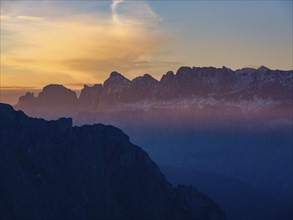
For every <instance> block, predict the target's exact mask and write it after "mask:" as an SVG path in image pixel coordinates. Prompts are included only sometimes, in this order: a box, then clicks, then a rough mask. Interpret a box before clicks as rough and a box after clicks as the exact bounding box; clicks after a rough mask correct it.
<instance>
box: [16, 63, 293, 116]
mask: <svg viewBox="0 0 293 220" xmlns="http://www.w3.org/2000/svg"><path fill="white" fill-rule="evenodd" d="M292 85H293V71H292V70H291V71H281V70H270V69H268V68H266V67H260V68H258V69H252V68H243V69H239V70H236V71H232V70H231V69H229V68H226V67H223V68H214V67H202V68H201V67H193V68H191V67H180V68H179V69H178V71H177V72H176V74H174V73H173V72H172V71H169V72H167V73H166V74H165V75H163V76H162V78H161V79H160V81H157V80H156V79H154V78H152V77H151V76H150V75H148V74H145V75H144V76H140V77H137V78H135V79H133V80H132V81H130V80H129V79H127V78H125V77H124V76H123V75H121V74H120V73H117V72H112V73H111V74H110V76H109V78H108V79H107V80H106V81H105V82H104V83H103V84H97V85H94V86H92V87H90V86H86V85H85V86H84V88H83V89H82V90H81V93H80V97H79V99H77V98H76V95H75V92H73V91H71V90H68V89H66V88H64V87H63V86H62V85H49V86H46V87H44V89H43V91H42V92H41V93H40V94H39V95H38V96H37V97H34V96H33V95H32V94H31V93H27V94H26V95H24V96H22V97H20V99H19V102H18V104H17V105H16V106H15V107H16V108H17V109H21V110H23V111H25V112H26V113H28V114H29V115H31V116H37V117H44V114H43V113H44V111H45V112H46V113H47V115H50V114H52V117H53V118H54V116H55V118H56V117H60V116H64V113H65V115H69V116H72V115H73V114H76V113H77V112H79V111H108V110H111V111H117V110H118V111H120V110H126V111H133V110H144V111H145V110H150V109H156V108H168V109H170V108H179V109H182V108H184V109H198V108H205V107H209V106H214V107H218V106H228V107H233V108H238V109H239V110H240V111H242V112H255V111H259V110H261V109H267V108H274V107H280V106H281V107H289V106H290V104H291V102H292Z"/></svg>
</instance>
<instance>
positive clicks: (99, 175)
mask: <svg viewBox="0 0 293 220" xmlns="http://www.w3.org/2000/svg"><path fill="white" fill-rule="evenodd" d="M70 97H71V96H70ZM72 97H73V98H74V96H72ZM0 120H1V123H0V137H1V144H0V169H1V172H0V219H115V220H119V219H146V220H150V219H152V220H155V219H224V214H223V212H222V211H221V209H220V208H219V206H218V205H217V204H216V203H215V202H213V201H212V200H211V199H209V198H208V197H207V196H205V195H203V194H202V193H200V192H199V191H197V190H196V189H195V188H193V187H187V186H178V187H176V188H173V187H172V185H170V184H169V183H168V182H167V181H166V179H165V177H164V176H163V175H162V173H161V172H160V170H159V168H158V167H157V165H156V164H155V163H154V162H153V161H152V160H151V159H150V158H149V156H148V155H147V153H145V152H144V151H143V150H142V149H141V148H139V147H138V146H135V145H133V144H132V143H131V142H130V141H129V138H128V136H126V135H125V134H124V133H123V132H122V131H121V130H119V129H117V128H115V127H113V126H105V125H102V124H95V125H92V126H89V125H84V126H82V127H72V121H71V119H70V118H61V119H59V120H56V121H46V120H44V119H33V118H30V117H28V116H26V115H25V114H24V113H23V112H21V111H15V110H14V109H13V108H12V107H11V106H9V105H6V104H0Z"/></svg>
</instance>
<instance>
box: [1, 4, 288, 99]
mask: <svg viewBox="0 0 293 220" xmlns="http://www.w3.org/2000/svg"><path fill="white" fill-rule="evenodd" d="M292 7H293V6H292V1H281V0H279V1H261V0H258V1H256V0H255V1H196V0H194V1H192V0H189V1H182V0H181V1H175V0H173V1H166V0H161V1H158V0H152V1H145V0H141V1H135V0H133V1H127V0H117V1H93V0H92V1H78V0H75V1H70V0H67V1H55V0H51V1H24V0H18V1H11V0H10V1H5V0H4V1H3V0H1V18H0V21H1V102H8V103H11V104H15V102H16V101H17V97H18V96H19V94H21V93H22V94H23V93H25V91H38V90H39V89H41V88H42V87H44V86H45V85H47V84H64V85H65V86H66V87H69V88H72V89H80V88H82V87H83V85H84V84H95V83H101V82H103V81H104V80H105V79H106V78H107V77H108V76H109V74H110V73H111V72H112V71H114V70H115V71H118V72H120V73H122V74H123V75H124V76H126V77H128V78H129V79H133V78H135V77H136V76H139V75H142V74H144V73H149V74H151V75H152V76H154V77H155V78H157V79H160V77H161V76H162V75H163V74H165V73H166V72H167V71H169V70H173V71H174V72H176V70H177V69H178V68H179V67H180V66H215V67H222V66H226V67H229V68H231V69H234V70H235V69H239V68H243V67H254V68H257V67H259V66H262V65H264V66H267V67H269V68H271V69H282V70H289V69H293V64H292V59H293V55H292V53H293V51H292V50H293V49H292V47H293V45H292V41H293V40H292V39H293V36H292V32H293V30H292V20H293V17H292V16H293V15H292Z"/></svg>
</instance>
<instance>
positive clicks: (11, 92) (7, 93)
mask: <svg viewBox="0 0 293 220" xmlns="http://www.w3.org/2000/svg"><path fill="white" fill-rule="evenodd" d="M184 67H187V68H191V69H193V68H215V69H223V68H226V69H229V70H232V71H233V72H235V71H238V70H242V69H253V70H255V71H257V70H258V69H261V68H266V69H268V70H270V71H292V70H279V69H275V70H274V69H270V68H268V67H266V66H259V67H258V68H253V67H243V68H240V69H234V70H233V69H231V68H229V67H226V66H222V67H214V66H201V67H198V66H180V67H179V68H178V69H177V70H176V71H173V70H169V71H167V72H166V73H163V74H162V75H159V76H153V75H151V74H149V73H144V74H141V75H137V76H135V77H132V78H128V77H127V76H125V75H124V74H123V73H121V72H118V71H115V70H114V71H112V72H110V73H109V74H108V75H107V77H106V78H105V79H104V80H103V81H99V82H96V83H73V84H62V83H61V84H60V83H50V84H44V85H42V86H40V87H22V86H8V87H3V86H0V89H1V90H0V102H1V103H6V104H9V105H12V106H14V105H16V104H17V102H18V100H19V98H20V97H21V96H24V95H25V94H26V93H32V94H33V96H34V97H38V95H39V93H40V92H41V91H42V90H43V89H44V88H45V87H47V86H50V85H53V86H63V87H64V88H67V89H70V90H71V91H74V92H75V94H76V96H77V98H79V96H80V93H81V90H82V89H83V88H84V87H85V86H89V87H93V86H94V85H98V84H100V85H104V82H105V81H106V80H107V79H109V78H110V77H111V74H112V73H118V74H120V75H121V76H123V77H124V78H126V79H128V80H130V81H131V82H132V81H133V80H134V79H136V78H138V77H142V76H144V75H150V76H151V77H152V78H154V79H155V80H156V81H158V82H160V81H161V79H162V77H163V76H164V75H166V74H167V73H168V72H173V73H174V75H177V72H178V70H179V69H180V68H184ZM3 95H4V96H3Z"/></svg>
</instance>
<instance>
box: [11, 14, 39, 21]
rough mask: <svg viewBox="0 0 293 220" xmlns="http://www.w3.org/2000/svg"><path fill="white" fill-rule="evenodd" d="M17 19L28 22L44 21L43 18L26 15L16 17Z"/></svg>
mask: <svg viewBox="0 0 293 220" xmlns="http://www.w3.org/2000/svg"><path fill="white" fill-rule="evenodd" d="M16 18H17V19H21V20H26V21H41V20H43V18H42V17H36V16H26V15H19V16H16Z"/></svg>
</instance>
